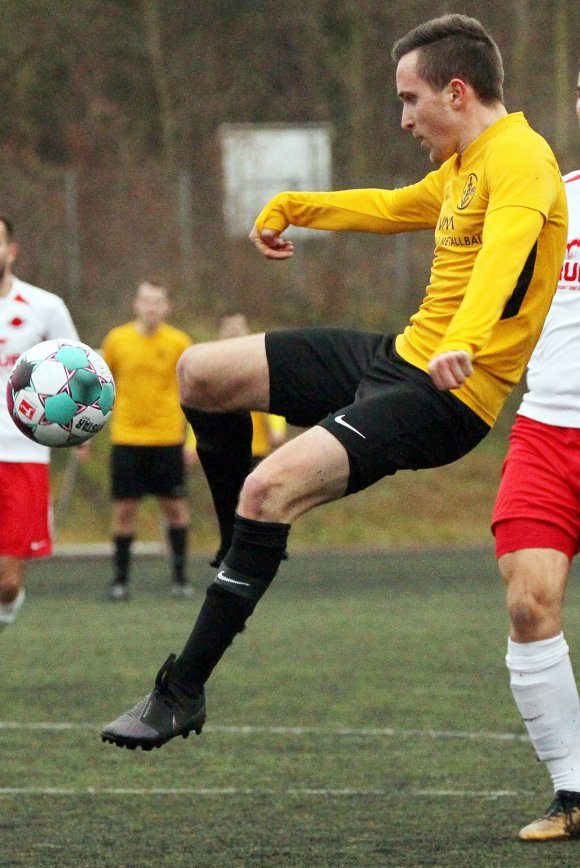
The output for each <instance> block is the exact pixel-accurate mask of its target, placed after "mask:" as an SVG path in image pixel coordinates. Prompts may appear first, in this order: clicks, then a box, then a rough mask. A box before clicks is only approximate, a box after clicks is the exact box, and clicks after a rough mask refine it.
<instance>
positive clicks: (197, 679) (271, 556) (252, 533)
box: [172, 516, 290, 695]
mask: <svg viewBox="0 0 580 868" xmlns="http://www.w3.org/2000/svg"><path fill="white" fill-rule="evenodd" d="M289 530H290V525H288V524H278V523H273V522H262V521H253V520H252V519H247V518H242V517H241V516H236V518H235V523H234V536H233V540H232V545H231V548H230V549H229V551H228V552H227V554H226V557H225V559H224V563H223V565H222V566H221V568H220V569H219V571H218V574H217V576H216V578H215V580H214V582H213V584H211V585H210V586H209V588H208V589H207V593H206V598H205V600H204V602H203V605H202V607H201V610H200V612H199V615H198V617H197V620H196V622H195V625H194V627H193V630H192V632H191V635H190V637H189V639H188V640H187V642H186V643H185V647H184V648H183V651H182V652H181V654H180V655H179V657H178V658H177V660H176V661H175V664H174V668H173V673H172V677H173V678H174V679H175V681H176V682H177V683H178V684H179V685H180V687H182V688H183V689H184V690H186V691H187V692H188V693H190V694H191V695H195V694H197V693H199V692H200V691H201V689H202V688H203V685H204V684H205V682H206V681H207V679H208V678H209V676H210V675H211V673H212V671H213V669H214V667H215V666H216V664H217V663H218V662H219V660H220V659H221V658H222V656H223V654H224V652H225V651H226V649H227V648H228V646H229V645H231V643H232V642H233V640H234V638H235V636H236V635H237V634H238V633H241V632H242V630H243V629H244V627H245V624H246V621H247V619H248V618H249V617H250V615H251V614H252V612H253V611H254V609H255V608H256V605H257V603H258V601H259V600H260V598H261V597H262V596H263V595H264V594H265V592H266V590H267V589H268V587H269V585H270V583H271V582H272V580H273V578H274V576H275V575H276V573H277V571H278V567H279V566H280V561H281V560H282V555H283V553H284V551H285V549H286V542H287V539H288V532H289Z"/></svg>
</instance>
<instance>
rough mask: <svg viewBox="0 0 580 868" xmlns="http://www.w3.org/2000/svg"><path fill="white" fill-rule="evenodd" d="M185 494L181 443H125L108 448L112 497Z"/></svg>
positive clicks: (116, 498)
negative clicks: (136, 444) (130, 444)
mask: <svg viewBox="0 0 580 868" xmlns="http://www.w3.org/2000/svg"><path fill="white" fill-rule="evenodd" d="M146 494H152V495H154V496H155V497H184V495H185V465H184V462H183V447H182V446H125V445H115V444H113V447H112V449H111V496H112V498H113V500H137V499H139V498H141V497H144V496H145V495H146Z"/></svg>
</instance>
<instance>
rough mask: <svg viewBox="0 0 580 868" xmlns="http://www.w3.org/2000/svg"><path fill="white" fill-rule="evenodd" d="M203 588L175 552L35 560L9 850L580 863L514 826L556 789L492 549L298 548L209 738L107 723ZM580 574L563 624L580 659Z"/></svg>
mask: <svg viewBox="0 0 580 868" xmlns="http://www.w3.org/2000/svg"><path fill="white" fill-rule="evenodd" d="M191 575H192V579H193V582H194V586H195V589H196V594H195V597H194V599H193V600H189V601H183V600H175V599H172V598H171V597H170V596H169V595H168V579H167V568H166V565H165V564H164V563H163V562H161V561H160V560H159V559H156V558H143V559H142V560H140V561H138V562H137V563H136V564H135V569H134V590H133V595H132V597H131V599H130V600H129V601H127V602H122V603H113V602H110V601H108V600H107V599H106V598H105V588H106V586H107V583H108V580H109V564H108V562H107V560H105V559H98V558H82V557H75V558H55V559H53V560H51V561H44V562H39V563H36V564H34V565H33V566H32V568H31V573H30V578H29V583H28V600H27V603H26V606H25V608H24V609H23V610H22V613H21V616H20V618H19V620H18V622H17V624H16V625H15V626H14V627H12V628H9V629H7V630H5V631H4V632H3V633H2V634H0V649H1V650H2V656H1V659H2V681H1V687H0V697H1V703H0V758H1V759H0V866H2V868H4V866H32V868H36V866H71V868H72V866H74V868H82V866H87V868H98V866H132V868H140V866H155V868H156V866H219V868H222V866H223V868H246V866H295V868H318V866H324V868H326V866H328V868H347V866H360V868H374V866H392V868H417V866H421V868H422V866H438V868H456V866H457V868H493V866H502V868H532V866H546V868H548V866H550V868H552V866H556V865H557V866H562V868H566V866H577V865H578V864H580V841H577V842H563V843H556V844H548V845H530V844H524V843H522V842H519V841H518V840H517V837H516V833H517V830H518V828H519V827H520V826H521V825H523V824H524V823H526V822H528V821H529V820H531V819H533V818H534V817H536V816H538V815H539V814H540V813H543V811H544V809H545V808H546V807H547V804H548V802H549V801H550V799H551V786H550V782H549V779H548V776H547V773H546V772H545V769H544V768H543V766H542V765H541V764H539V763H537V762H536V761H535V758H534V755H533V751H532V749H531V746H530V744H529V742H528V741H527V738H526V736H525V732H524V730H523V727H522V724H521V722H520V720H519V719H518V716H517V713H516V710H515V706H514V705H513V701H512V699H511V695H510V693H509V687H508V679H507V672H506V670H505V666H504V662H503V658H504V654H505V648H506V629H507V623H506V615H505V612H504V601H503V589H502V587H501V583H500V581H499V579H498V578H497V575H496V567H495V562H494V559H493V553H492V550H491V548H489V549H486V550H477V549H475V550H457V551H422V552H397V553H380V554H379V553H375V554H368V553H365V554H363V553H317V554H309V555H305V554H298V553H292V554H291V557H290V560H289V561H288V562H286V563H284V564H283V565H282V568H281V570H280V573H279V576H278V577H277V578H276V580H275V583H274V585H273V586H272V588H271V590H270V591H269V593H268V595H267V597H266V598H265V599H264V600H263V601H262V602H261V604H260V607H259V609H258V610H257V611H256V613H255V615H254V616H253V617H252V619H251V621H250V624H249V627H248V629H247V630H246V632H245V633H244V634H243V635H242V636H240V637H238V639H237V640H236V642H235V643H234V645H233V647H232V648H231V649H229V651H228V652H227V655H226V657H225V659H224V661H223V662H222V664H221V666H220V668H218V670H217V671H216V673H215V674H214V676H213V677H212V679H211V681H210V684H209V686H208V691H207V692H208V723H207V725H206V728H205V729H204V732H203V733H202V735H201V736H199V737H197V736H195V735H193V734H192V735H191V736H190V737H189V739H188V740H186V741H184V740H183V739H181V738H179V739H176V740H174V741H172V742H170V743H169V744H168V745H166V746H165V747H163V748H161V749H160V750H155V751H152V752H151V753H144V752H142V751H140V750H139V751H134V752H131V751H128V750H124V749H119V748H116V747H113V746H112V745H109V744H106V745H105V744H102V743H101V741H100V738H99V731H100V728H101V726H102V725H103V724H105V723H108V722H109V721H110V720H112V719H113V718H114V717H116V716H117V715H118V714H119V713H120V712H121V711H124V710H126V709H127V708H128V707H129V706H131V705H133V704H134V703H135V702H137V700H139V699H141V698H142V696H143V695H144V694H145V693H147V692H149V690H150V689H151V687H152V684H153V678H154V676H155V673H156V671H157V669H158V668H159V666H160V665H161V663H163V661H164V660H165V658H166V656H167V654H168V653H169V652H170V651H179V650H180V647H181V645H182V643H183V641H184V640H185V638H186V637H187V635H188V633H189V629H190V626H191V623H192V620H193V618H194V616H195V613H196V612H197V609H198V607H199V604H200V602H201V600H202V598H203V594H204V589H205V586H206V585H207V584H208V583H209V581H211V579H212V575H213V573H212V570H211V569H210V568H209V567H208V566H207V562H206V559H202V558H194V559H192V561H191ZM579 628H580V592H579V589H578V574H577V571H576V570H575V571H574V577H573V579H572V582H571V586H570V589H569V591H568V598H567V604H566V636H567V639H568V642H569V644H570V647H571V651H572V655H573V659H574V661H575V663H576V669H577V671H580V629H579Z"/></svg>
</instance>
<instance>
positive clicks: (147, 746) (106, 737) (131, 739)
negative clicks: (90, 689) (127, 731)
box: [101, 709, 206, 750]
mask: <svg viewBox="0 0 580 868" xmlns="http://www.w3.org/2000/svg"><path fill="white" fill-rule="evenodd" d="M200 718H201V719H200ZM205 720H206V716H205V709H203V711H202V712H201V713H200V714H199V715H198V719H195V720H193V722H192V723H186V724H185V726H183V727H182V728H181V729H178V730H177V732H174V733H172V734H171V735H168V736H167V737H166V738H162V737H161V736H160V737H159V738H156V739H147V740H146V741H145V740H144V739H140V738H136V737H135V736H130V735H115V734H114V733H107V732H102V733H101V741H103V742H105V743H108V744H114V745H116V746H117V747H126V748H127V749H128V750H135V749H136V748H138V747H140V748H141V750H153V748H156V747H163V745H164V744H167V742H168V741H171V739H172V738H177V737H178V736H181V737H182V738H188V737H189V734H190V733H191V732H195V734H196V735H201V731H202V729H203V726H204V723H205Z"/></svg>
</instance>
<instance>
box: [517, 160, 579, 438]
mask: <svg viewBox="0 0 580 868" xmlns="http://www.w3.org/2000/svg"><path fill="white" fill-rule="evenodd" d="M564 183H565V187H566V195H567V198H568V215H569V216H568V244H567V246H566V258H565V259H564V263H563V265H562V271H561V273H560V280H559V283H558V289H557V290H556V294H555V296H554V300H553V302H552V305H551V307H550V310H549V312H548V316H547V317H546V322H545V323H544V328H543V330H542V334H541V335H540V340H539V341H538V344H537V346H536V348H535V350H534V352H533V354H532V357H531V359H530V362H529V365H528V374H527V384H528V389H529V391H528V392H526V394H525V395H524V398H523V400H522V403H521V406H520V409H519V411H518V412H519V413H521V414H522V415H523V416H529V418H530V419H535V420H536V421H538V422H544V423H546V424H548V425H559V426H561V427H566V428H580V170H578V171H576V172H570V173H569V174H568V175H565V177H564Z"/></svg>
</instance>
